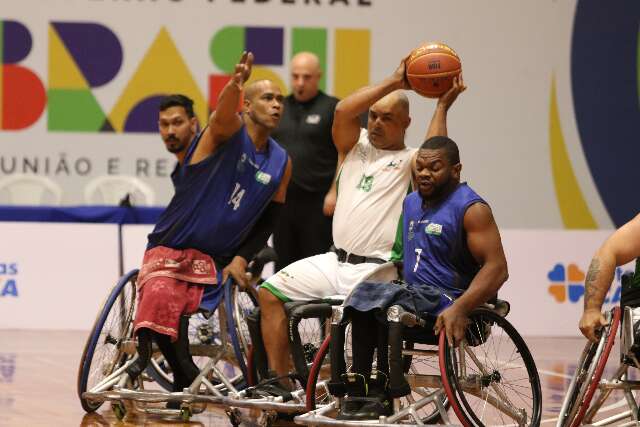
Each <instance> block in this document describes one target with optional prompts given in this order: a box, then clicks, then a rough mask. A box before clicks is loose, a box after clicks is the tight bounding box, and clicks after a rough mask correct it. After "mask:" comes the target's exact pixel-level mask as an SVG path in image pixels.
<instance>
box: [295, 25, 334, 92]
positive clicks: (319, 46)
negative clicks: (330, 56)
mask: <svg viewBox="0 0 640 427" xmlns="http://www.w3.org/2000/svg"><path fill="white" fill-rule="evenodd" d="M298 52H312V53H315V54H316V55H317V56H318V59H319V60H320V68H321V70H322V78H321V79H320V89H321V90H323V91H326V86H327V30H326V28H294V29H293V30H292V40H291V57H293V56H294V55H295V54H296V53H298Z"/></svg>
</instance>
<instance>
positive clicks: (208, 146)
mask: <svg viewBox="0 0 640 427" xmlns="http://www.w3.org/2000/svg"><path fill="white" fill-rule="evenodd" d="M252 66H253V54H252V53H251V52H243V53H242V57H241V58H240V61H239V62H238V63H237V64H236V68H235V71H234V74H233V76H232V77H231V80H229V82H227V84H226V85H225V86H224V88H223V89H222V92H221V93H220V96H218V105H217V107H216V110H215V111H214V112H213V113H211V116H209V126H207V128H206V129H205V130H204V131H203V133H202V137H201V138H200V142H199V143H198V147H197V148H196V151H195V153H193V157H192V158H191V163H192V164H193V163H198V162H199V161H201V160H204V159H206V158H207V157H209V155H210V154H211V153H213V152H214V151H215V150H216V148H217V147H218V146H219V145H220V144H221V143H222V142H224V141H226V140H227V139H229V137H231V136H232V135H233V134H234V133H236V132H237V131H238V130H239V129H240V128H241V127H242V118H241V117H240V115H238V111H237V109H238V104H239V103H240V97H241V95H242V90H243V88H244V83H245V82H246V81H247V80H248V79H249V76H250V75H251V67H252Z"/></svg>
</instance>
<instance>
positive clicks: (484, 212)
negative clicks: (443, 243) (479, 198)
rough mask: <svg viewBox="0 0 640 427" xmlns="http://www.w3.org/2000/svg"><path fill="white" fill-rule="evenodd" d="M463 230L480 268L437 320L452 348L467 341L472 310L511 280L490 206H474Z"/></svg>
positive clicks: (466, 215)
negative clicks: (467, 286) (456, 343)
mask: <svg viewBox="0 0 640 427" xmlns="http://www.w3.org/2000/svg"><path fill="white" fill-rule="evenodd" d="M464 229H465V231H466V233H467V246H468V247H469V251H470V252H471V255H473V258H474V259H475V260H476V261H477V262H478V264H480V265H481V267H480V270H479V271H478V273H477V274H476V275H475V277H474V278H473V280H472V281H471V284H470V285H469V288H468V289H467V290H466V291H464V293H463V294H462V295H461V296H460V297H459V298H458V299H457V300H456V301H455V302H454V303H453V305H452V306H450V307H449V308H447V309H445V310H444V311H443V312H442V313H440V315H439V316H438V318H437V320H436V325H435V330H436V333H439V332H440V330H441V329H443V328H444V330H445V332H446V334H447V340H448V341H449V343H450V344H453V343H454V340H455V342H460V340H462V339H463V338H464V331H465V328H466V325H467V322H468V320H467V316H468V315H469V313H470V312H471V310H473V309H474V308H476V307H478V306H480V305H481V304H484V303H485V302H487V301H488V300H489V299H490V298H492V297H494V296H495V295H496V294H497V293H498V289H500V287H501V286H502V284H503V283H504V282H506V280H507V278H508V277H509V274H508V270H507V260H506V258H505V255H504V250H503V249H502V241H501V239H500V232H499V231H498V226H497V225H496V222H495V220H494V218H493V214H492V213H491V209H490V208H489V206H487V205H485V204H484V203H476V204H474V205H471V206H470V207H469V209H467V212H466V213H465V215H464Z"/></svg>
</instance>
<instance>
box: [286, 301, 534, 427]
mask: <svg viewBox="0 0 640 427" xmlns="http://www.w3.org/2000/svg"><path fill="white" fill-rule="evenodd" d="M508 312H509V304H508V303H507V302H505V301H500V300H495V301H493V303H491V304H485V305H484V306H483V307H480V308H478V309H476V310H474V311H473V312H472V313H471V314H470V316H469V324H468V326H467V331H466V334H465V337H466V338H465V339H464V340H463V341H462V342H461V343H459V345H458V346H456V347H451V346H450V345H449V344H448V342H447V340H446V338H445V334H444V332H442V333H441V334H440V335H439V336H436V335H435V334H434V333H433V320H428V319H423V318H421V317H420V316H418V315H416V314H413V313H410V312H407V311H405V310H404V309H403V308H402V307H401V306H397V305H396V306H392V307H390V308H389V309H388V311H387V321H388V362H387V361H386V360H380V359H378V361H377V365H378V366H387V365H386V364H387V363H388V368H389V372H388V373H389V382H388V388H387V392H388V396H389V397H390V398H392V405H393V408H392V411H391V412H392V413H391V414H390V415H388V416H380V417H379V418H378V419H371V420H353V419H350V420H344V419H338V417H337V416H338V412H339V410H340V407H341V406H342V405H344V404H346V403H347V402H348V400H349V399H350V398H351V396H348V393H347V390H348V388H346V387H345V382H344V381H343V378H344V374H346V373H347V374H348V372H349V363H348V361H347V360H345V359H344V356H343V352H342V351H340V349H341V348H343V347H344V343H345V341H346V340H348V339H349V337H348V336H347V335H346V332H345V331H346V330H347V328H348V325H349V323H348V322H346V321H345V320H344V319H343V308H342V307H334V308H333V311H332V320H331V336H330V337H327V339H326V341H325V342H327V341H329V340H330V342H331V345H330V346H329V345H323V346H322V348H321V350H322V351H321V352H319V353H318V354H317V355H316V358H315V360H314V364H313V367H312V369H311V375H310V376H309V381H308V387H307V401H306V403H307V409H308V410H309V412H308V413H306V414H303V415H300V416H297V417H296V418H295V422H296V423H298V424H303V425H310V426H325V425H328V426H349V425H372V426H373V425H375V426H391V425H398V424H401V425H425V424H436V423H445V424H448V423H450V421H451V417H450V412H453V413H454V414H455V415H456V417H457V418H458V419H459V421H460V422H461V424H462V425H463V426H465V427H468V426H485V425H496V424H499V425H515V426H538V425H539V424H540V418H541V405H542V403H541V388H540V379H539V377H538V371H537V369H536V366H535V362H534V361H533V358H532V357H531V354H530V352H529V350H528V348H527V346H526V344H525V342H524V340H523V339H522V338H521V337H520V335H519V334H518V332H517V331H516V330H515V328H514V327H513V326H512V325H511V324H510V323H509V322H508V321H507V320H506V319H505V317H506V315H507V313H508ZM329 347H331V348H332V349H333V350H332V351H328V348H329ZM376 352H377V354H378V358H380V357H381V356H380V353H381V352H380V351H379V349H378V350H376ZM329 353H330V357H329V358H330V360H331V379H330V381H329V382H328V383H327V384H326V388H327V390H328V391H329V393H330V394H331V395H332V396H333V399H331V400H330V401H329V402H328V403H327V404H325V405H322V406H318V405H316V397H317V396H318V395H319V394H318V392H317V390H316V387H315V385H316V384H317V382H318V380H317V377H316V375H317V374H316V373H317V372H319V371H320V369H318V367H319V366H321V365H322V364H323V363H324V360H325V358H327V354H329ZM382 353H384V352H382ZM382 357H386V355H383V356H382ZM320 395H321V394H320Z"/></svg>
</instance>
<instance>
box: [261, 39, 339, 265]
mask: <svg viewBox="0 0 640 427" xmlns="http://www.w3.org/2000/svg"><path fill="white" fill-rule="evenodd" d="M321 77H322V71H321V69H320V61H319V60H318V57H317V56H316V55H314V54H313V53H310V52H300V53H298V54H297V55H295V56H294V57H293V58H292V60H291V92H292V93H291V95H289V96H287V97H286V99H285V102H284V114H283V116H282V119H281V120H280V125H279V126H278V128H277V130H276V131H275V132H274V133H273V134H272V137H273V138H274V139H275V140H276V141H277V142H278V143H279V144H280V145H281V146H282V147H283V148H284V149H285V150H287V152H288V153H289V155H290V156H291V160H292V161H293V174H292V176H291V181H290V183H289V188H288V190H287V201H286V204H285V207H284V210H283V211H282V214H281V217H280V220H279V223H278V225H277V226H276V229H275V232H274V246H275V249H276V252H277V253H278V263H277V265H276V271H277V270H280V269H282V268H284V267H286V266H287V265H289V264H291V263H293V262H294V261H297V260H299V259H302V258H306V257H309V256H312V255H316V254H320V253H324V252H326V251H327V250H328V249H329V247H330V246H331V244H332V238H331V217H332V215H333V210H334V209H335V204H336V192H335V180H334V177H335V172H336V162H337V160H338V153H337V151H336V148H335V146H334V145H333V139H332V137H331V126H332V123H333V112H334V110H335V107H336V104H337V103H338V99H336V98H334V97H332V96H328V95H326V94H325V93H323V92H322V91H320V90H319V88H318V84H319V82H320V78H321Z"/></svg>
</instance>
